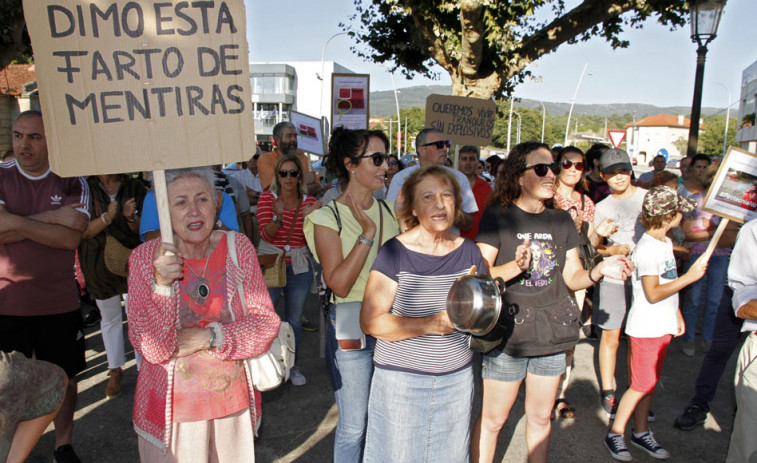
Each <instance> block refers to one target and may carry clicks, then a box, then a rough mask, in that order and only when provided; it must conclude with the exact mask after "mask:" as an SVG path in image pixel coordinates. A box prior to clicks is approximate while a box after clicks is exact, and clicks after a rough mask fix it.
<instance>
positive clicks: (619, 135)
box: [607, 130, 626, 149]
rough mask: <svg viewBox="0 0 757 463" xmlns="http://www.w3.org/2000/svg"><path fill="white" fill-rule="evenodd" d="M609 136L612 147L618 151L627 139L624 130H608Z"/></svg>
mask: <svg viewBox="0 0 757 463" xmlns="http://www.w3.org/2000/svg"><path fill="white" fill-rule="evenodd" d="M607 135H609V136H610V142H611V143H612V147H613V148H615V149H618V147H619V146H620V144H621V143H623V139H624V138H626V132H625V131H624V130H608V131H607Z"/></svg>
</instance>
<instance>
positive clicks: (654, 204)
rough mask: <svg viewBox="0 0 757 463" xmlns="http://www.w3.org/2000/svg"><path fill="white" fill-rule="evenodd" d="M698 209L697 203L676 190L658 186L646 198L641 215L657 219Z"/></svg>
mask: <svg viewBox="0 0 757 463" xmlns="http://www.w3.org/2000/svg"><path fill="white" fill-rule="evenodd" d="M696 207H697V203H695V202H694V201H692V200H690V199H687V198H684V197H683V196H681V195H679V194H678V192H677V191H676V190H674V189H672V188H670V187H668V186H656V187H654V188H652V189H651V190H649V191H648V192H647V194H646V195H645V196H644V204H643V205H642V207H641V213H642V214H644V215H645V216H647V217H656V216H660V215H668V214H670V213H671V212H676V211H680V212H691V211H693V210H694V209H696Z"/></svg>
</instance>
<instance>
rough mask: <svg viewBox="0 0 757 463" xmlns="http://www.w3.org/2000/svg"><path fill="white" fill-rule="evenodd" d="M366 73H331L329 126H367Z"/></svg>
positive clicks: (357, 127) (368, 84)
mask: <svg viewBox="0 0 757 463" xmlns="http://www.w3.org/2000/svg"><path fill="white" fill-rule="evenodd" d="M370 80H371V76H370V75H368V74H332V75H331V127H332V130H333V128H336V127H344V128H345V129H352V130H360V129H367V128H368V115H369V114H370V112H369V111H368V106H369V105H368V103H369V100H368V95H369V94H370V93H369V92H370Z"/></svg>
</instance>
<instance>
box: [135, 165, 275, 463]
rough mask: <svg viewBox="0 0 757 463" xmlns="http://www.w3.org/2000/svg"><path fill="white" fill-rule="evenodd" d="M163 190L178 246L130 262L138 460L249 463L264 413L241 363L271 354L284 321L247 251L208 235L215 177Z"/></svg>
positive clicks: (170, 177) (180, 180) (151, 245)
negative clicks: (137, 360)
mask: <svg viewBox="0 0 757 463" xmlns="http://www.w3.org/2000/svg"><path fill="white" fill-rule="evenodd" d="M166 184H167V189H168V204H169V210H170V217H171V227H172V228H173V232H174V235H175V240H176V244H175V245H173V244H169V243H161V242H159V241H158V240H152V241H148V242H146V243H144V244H142V245H141V246H139V247H137V248H136V249H135V250H134V252H133V253H132V255H131V258H130V259H129V269H130V272H129V297H130V301H131V304H130V306H131V307H130V310H131V312H130V324H131V329H130V330H129V338H130V339H131V342H132V344H133V345H134V348H135V349H136V350H137V351H138V352H139V353H140V354H142V356H143V357H144V362H143V363H142V369H141V370H140V372H139V379H138V380H137V389H136V393H135V396H134V427H135V429H136V430H137V434H138V435H139V456H140V460H141V461H142V462H174V461H176V462H179V461H181V462H184V461H195V462H196V461H223V462H248V461H252V460H253V459H254V446H253V435H254V432H255V428H256V425H257V424H258V422H259V419H260V414H259V404H257V403H256V398H255V392H254V390H253V387H252V384H251V383H250V381H249V378H250V375H249V372H247V371H246V370H247V367H246V365H245V362H243V360H244V359H248V358H251V357H255V356H258V355H260V354H262V353H264V352H266V351H267V350H268V349H269V347H270V345H271V343H272V341H273V339H274V338H275V337H276V335H277V334H278V331H279V324H280V320H279V317H278V316H277V315H276V313H275V312H274V310H273V306H272V304H271V298H270V297H269V295H268V291H267V289H266V286H265V282H264V281H263V276H262V273H261V270H260V265H259V264H258V260H257V256H256V254H255V249H254V248H253V246H252V243H250V242H249V240H248V239H247V238H246V237H245V236H244V235H242V234H239V233H234V232H229V233H230V234H229V235H227V233H226V232H222V231H214V230H213V225H214V224H215V211H216V204H215V198H216V195H215V194H214V190H213V174H212V172H211V171H210V170H207V169H194V170H177V171H169V172H167V173H166ZM240 289H241V290H240ZM256 405H258V407H256Z"/></svg>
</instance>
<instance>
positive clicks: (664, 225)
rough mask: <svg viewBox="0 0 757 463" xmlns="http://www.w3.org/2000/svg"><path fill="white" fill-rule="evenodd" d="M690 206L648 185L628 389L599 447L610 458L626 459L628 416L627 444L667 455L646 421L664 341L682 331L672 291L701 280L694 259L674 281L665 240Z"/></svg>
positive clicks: (630, 325)
mask: <svg viewBox="0 0 757 463" xmlns="http://www.w3.org/2000/svg"><path fill="white" fill-rule="evenodd" d="M695 207H696V204H695V203H694V202H693V201H691V200H689V199H685V198H682V197H681V196H679V195H678V193H677V192H676V191H675V190H673V189H672V188H670V187H666V186H658V187H654V188H652V189H651V190H650V191H649V192H648V193H647V194H646V196H645V197H644V205H643V208H642V213H641V216H640V217H639V221H640V222H641V223H642V225H643V226H644V227H646V229H647V232H646V233H645V234H644V235H643V236H642V238H641V239H640V240H639V242H638V244H637V245H636V248H635V249H634V252H633V263H634V265H635V269H634V272H633V276H632V285H633V295H634V298H633V305H632V306H631V309H630V310H629V312H628V321H627V322H626V334H627V335H628V348H629V353H630V354H629V370H630V375H631V377H630V378H629V380H630V381H629V382H630V383H631V385H630V387H629V388H628V390H627V391H626V392H625V393H624V394H623V398H622V399H620V404H619V405H618V410H617V414H616V416H615V421H614V422H613V423H612V426H611V427H610V430H609V432H608V433H607V436H605V446H606V447H607V449H608V450H609V451H610V455H611V456H612V457H613V458H615V459H616V460H621V461H630V460H631V454H630V453H629V452H628V448H627V447H626V443H625V437H624V433H625V428H626V425H627V424H628V422H629V421H630V420H631V416H632V415H633V434H632V436H631V443H632V444H633V445H635V446H636V447H639V448H640V449H642V450H644V451H645V452H647V453H648V454H649V455H650V456H652V457H654V458H657V459H666V458H669V457H670V454H669V453H668V451H667V450H665V449H664V448H662V447H661V446H660V445H659V444H658V443H657V441H656V440H655V438H654V435H653V434H652V432H651V431H650V430H649V424H648V422H647V421H648V416H649V407H650V405H651V403H652V393H653V392H654V388H655V385H657V382H658V381H659V379H660V373H661V371H662V364H663V362H664V361H665V354H666V353H667V351H668V346H669V345H670V340H671V339H672V337H673V336H681V335H682V334H683V333H684V331H685V330H686V326H685V324H684V321H683V316H682V315H681V312H680V311H679V310H678V291H680V290H681V289H683V288H684V287H686V286H687V285H689V284H691V283H693V282H695V281H697V280H699V279H700V278H702V276H703V275H704V273H705V270H706V269H707V261H706V260H704V259H702V258H699V259H697V261H696V262H694V264H693V265H692V266H691V268H690V269H689V271H688V272H686V273H685V274H684V275H682V276H681V277H680V278H678V272H677V271H676V262H675V257H674V256H673V243H672V242H671V240H670V239H669V238H668V237H667V236H666V234H667V232H668V231H669V230H671V229H673V228H676V227H678V226H679V225H680V224H681V212H690V211H692V210H694V208H695Z"/></svg>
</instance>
